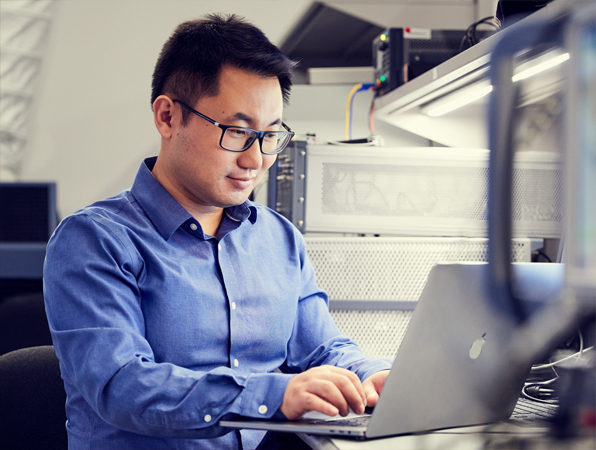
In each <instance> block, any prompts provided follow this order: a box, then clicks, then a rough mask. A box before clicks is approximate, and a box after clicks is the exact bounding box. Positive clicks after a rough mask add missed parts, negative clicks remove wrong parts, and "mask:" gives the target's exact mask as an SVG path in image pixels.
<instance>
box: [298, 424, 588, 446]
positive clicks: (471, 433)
mask: <svg viewBox="0 0 596 450" xmlns="http://www.w3.org/2000/svg"><path fill="white" fill-rule="evenodd" d="M546 433H547V428H544V427H521V426H517V425H513V424H509V423H499V424H494V425H486V426H474V427H463V428H453V429H449V430H441V431H435V432H430V433H425V434H414V435H405V436H396V437H391V438H385V439H373V440H364V441H362V440H355V439H335V438H328V437H325V436H315V435H312V434H310V435H309V434H299V436H300V438H301V439H302V440H304V441H305V442H306V443H307V444H308V445H309V446H310V447H312V448H313V449H316V450H452V449H457V450H481V449H491V448H492V449H503V448H508V449H515V448H520V449H521V448H524V449H526V450H546V449H548V450H559V449H560V450H563V449H565V450H567V449H574V450H584V449H586V450H588V449H589V450H593V449H594V448H596V438H594V437H585V438H576V439H573V440H572V441H562V442H557V441H554V440H552V439H551V438H549V437H547V435H546Z"/></svg>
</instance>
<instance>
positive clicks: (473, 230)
mask: <svg viewBox="0 0 596 450" xmlns="http://www.w3.org/2000/svg"><path fill="white" fill-rule="evenodd" d="M328 147H332V146H328ZM328 147H325V146H310V145H309V146H308V148H307V152H308V154H307V157H308V164H307V196H306V224H305V229H306V231H307V232H336V233H375V234H394V235H401V236H462V237H487V236H488V231H487V230H488V227H487V225H488V223H487V202H488V179H489V168H488V155H489V153H488V151H487V150H479V149H451V148H450V149H448V150H444V149H436V148H419V149H401V148H392V149H388V148H370V147H369V148H366V150H362V149H355V148H349V147H348V148H346V147H339V146H335V147H334V148H332V149H330V148H328ZM562 188H563V175H562V170H561V167H560V164H559V162H558V158H557V155H554V154H548V153H539V152H521V153H520V154H519V155H518V156H516V164H515V168H514V171H513V195H512V218H513V230H512V231H513V235H514V236H515V237H520V238H523V237H539V238H558V237H560V232H561V223H562V211H563V198H562V197H563V194H562V192H563V189H562Z"/></svg>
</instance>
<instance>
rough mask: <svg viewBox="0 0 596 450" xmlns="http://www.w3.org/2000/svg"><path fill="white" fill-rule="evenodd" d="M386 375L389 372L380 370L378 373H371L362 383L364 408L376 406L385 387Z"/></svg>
mask: <svg viewBox="0 0 596 450" xmlns="http://www.w3.org/2000/svg"><path fill="white" fill-rule="evenodd" d="M387 375H389V370H381V371H380V372H377V373H373V374H372V375H371V376H370V377H368V378H367V379H366V380H364V381H363V382H362V387H363V388H364V395H366V406H375V405H376V404H377V401H378V400H379V394H380V393H381V390H382V389H383V386H384V385H385V380H386V379H387Z"/></svg>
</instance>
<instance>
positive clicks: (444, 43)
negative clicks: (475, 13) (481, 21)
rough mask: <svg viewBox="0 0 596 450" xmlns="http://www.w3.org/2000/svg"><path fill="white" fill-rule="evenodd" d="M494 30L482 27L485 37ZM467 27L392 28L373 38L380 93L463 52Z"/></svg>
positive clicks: (374, 63) (376, 78) (481, 36)
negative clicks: (447, 28)
mask: <svg viewBox="0 0 596 450" xmlns="http://www.w3.org/2000/svg"><path fill="white" fill-rule="evenodd" d="M492 32H493V31H490V32H489V31H478V32H477V35H478V38H479V39H483V38H484V37H486V36H488V34H489V33H492ZM465 33H466V31H465V30H430V29H426V28H410V27H406V28H388V29H386V30H385V31H384V32H383V33H382V34H380V35H379V36H377V37H376V38H375V39H374V40H373V44H372V47H373V48H372V53H373V54H372V59H373V68H374V75H375V84H376V86H377V89H378V95H385V94H387V93H388V92H390V91H392V90H393V89H395V88H397V87H399V86H401V85H402V84H404V83H407V82H408V81H410V80H412V79H414V78H416V77H417V76H419V75H422V74H423V73H424V72H427V71H428V70H430V69H432V68H433V67H436V66H438V65H439V64H441V63H443V62H445V61H447V60H448V59H449V58H452V57H453V56H455V55H457V54H458V53H459V52H460V46H461V42H462V39H463V38H464V36H465Z"/></svg>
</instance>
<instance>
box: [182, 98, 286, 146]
mask: <svg viewBox="0 0 596 450" xmlns="http://www.w3.org/2000/svg"><path fill="white" fill-rule="evenodd" d="M172 101H173V102H174V103H179V104H180V105H181V106H184V107H185V108H186V109H187V110H189V111H190V112H192V113H195V114H196V115H197V116H199V117H200V118H202V119H205V120H206V121H207V122H209V123H212V124H213V125H215V126H216V127H219V128H221V137H220V138H219V146H220V147H221V148H223V149H224V150H227V151H229V152H235V153H241V152H245V151H246V150H248V149H249V148H250V147H251V146H252V144H254V142H255V141H256V140H257V139H258V140H259V149H260V150H261V153H262V154H264V155H278V154H280V153H281V152H283V151H284V149H285V148H286V147H287V146H288V144H289V143H290V141H291V140H292V138H293V137H294V136H295V134H296V133H294V132H293V131H292V130H291V129H290V127H288V126H287V125H286V124H285V123H283V122H282V123H281V126H282V127H284V128H285V129H286V131H259V130H253V129H252V128H247V127H238V126H236V125H222V124H221V123H219V122H216V121H215V120H213V119H211V118H210V117H207V116H206V115H205V114H201V113H200V112H198V111H197V110H195V109H193V108H191V107H190V106H188V105H187V104H186V103H184V102H183V101H181V100H176V99H172ZM228 128H238V129H241V130H247V131H252V132H253V133H255V135H254V136H253V137H250V138H248V139H247V141H246V143H245V145H244V148H242V149H241V150H232V149H230V148H226V147H224V146H223V138H224V135H225V134H226V130H227V129H228ZM272 133H275V134H284V135H288V136H289V137H290V138H289V139H288V140H287V142H286V143H285V145H284V146H283V147H282V148H281V149H277V150H276V151H275V152H273V153H271V152H264V151H263V139H264V138H265V135H266V134H272Z"/></svg>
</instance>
